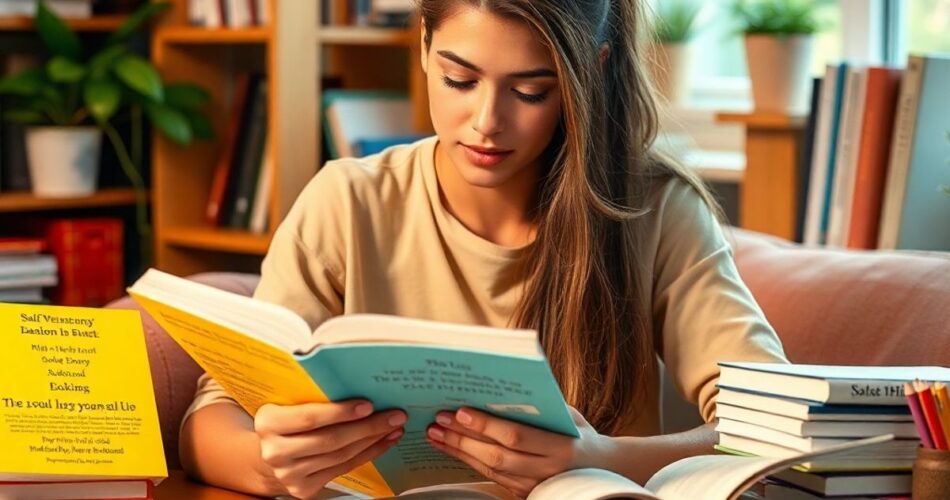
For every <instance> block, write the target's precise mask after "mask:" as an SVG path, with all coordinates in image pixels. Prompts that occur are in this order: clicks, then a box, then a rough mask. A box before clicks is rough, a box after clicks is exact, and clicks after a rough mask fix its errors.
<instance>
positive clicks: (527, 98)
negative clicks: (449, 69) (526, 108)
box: [442, 75, 550, 104]
mask: <svg viewBox="0 0 950 500" xmlns="http://www.w3.org/2000/svg"><path fill="white" fill-rule="evenodd" d="M442 83H444V84H445V86H446V87H449V88H453V89H457V90H471V89H473V88H475V84H476V83H477V82H476V81H475V80H467V81H460V80H454V79H452V78H449V77H448V76H445V75H443V76H442ZM511 91H512V92H514V93H515V97H517V98H518V99H519V100H521V101H522V102H525V103H527V104H538V103H541V102H544V100H545V99H547V98H548V94H550V92H542V93H540V94H526V93H524V92H519V91H518V90H515V89H511Z"/></svg>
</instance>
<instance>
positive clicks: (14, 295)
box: [0, 286, 43, 304]
mask: <svg viewBox="0 0 950 500" xmlns="http://www.w3.org/2000/svg"><path fill="white" fill-rule="evenodd" d="M42 301H43V288H42V287H38V286H27V287H22V288H2V289H0V302H20V303H26V304H36V303H39V302H42Z"/></svg>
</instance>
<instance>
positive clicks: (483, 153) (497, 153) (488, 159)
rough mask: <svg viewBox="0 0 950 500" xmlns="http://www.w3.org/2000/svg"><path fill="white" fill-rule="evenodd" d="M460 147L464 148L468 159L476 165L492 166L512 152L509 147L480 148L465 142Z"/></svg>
mask: <svg viewBox="0 0 950 500" xmlns="http://www.w3.org/2000/svg"><path fill="white" fill-rule="evenodd" d="M462 148H463V149H464V150H465V156H466V157H468V161H470V162H471V163H472V164H473V165H475V166H478V167H492V166H494V165H497V164H499V163H501V162H502V161H504V160H505V158H508V156H510V155H511V153H514V150H511V149H498V148H482V147H478V146H469V145H467V144H462Z"/></svg>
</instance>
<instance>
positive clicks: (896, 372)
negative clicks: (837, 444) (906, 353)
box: [719, 362, 950, 405]
mask: <svg viewBox="0 0 950 500" xmlns="http://www.w3.org/2000/svg"><path fill="white" fill-rule="evenodd" d="M719 366H720V374H719V385H720V386H723V387H728V388H732V389H740V390H745V391H755V392H760V393H765V394H772V395H776V396H785V397H790V398H798V399H805V400H808V401H815V402H819V403H834V404H862V405H902V404H906V399H905V397H904V383H906V382H911V381H913V380H915V379H921V380H929V381H934V382H950V368H946V367H940V366H844V365H792V364H783V363H733V362H721V363H719Z"/></svg>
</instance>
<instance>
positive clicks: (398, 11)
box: [320, 0, 415, 28]
mask: <svg viewBox="0 0 950 500" xmlns="http://www.w3.org/2000/svg"><path fill="white" fill-rule="evenodd" d="M414 10H415V7H414V5H413V0H321V1H320V19H321V24H323V25H324V26H377V27H385V28H405V27H407V26H409V21H410V19H411V17H412V13H413V12H414Z"/></svg>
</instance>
